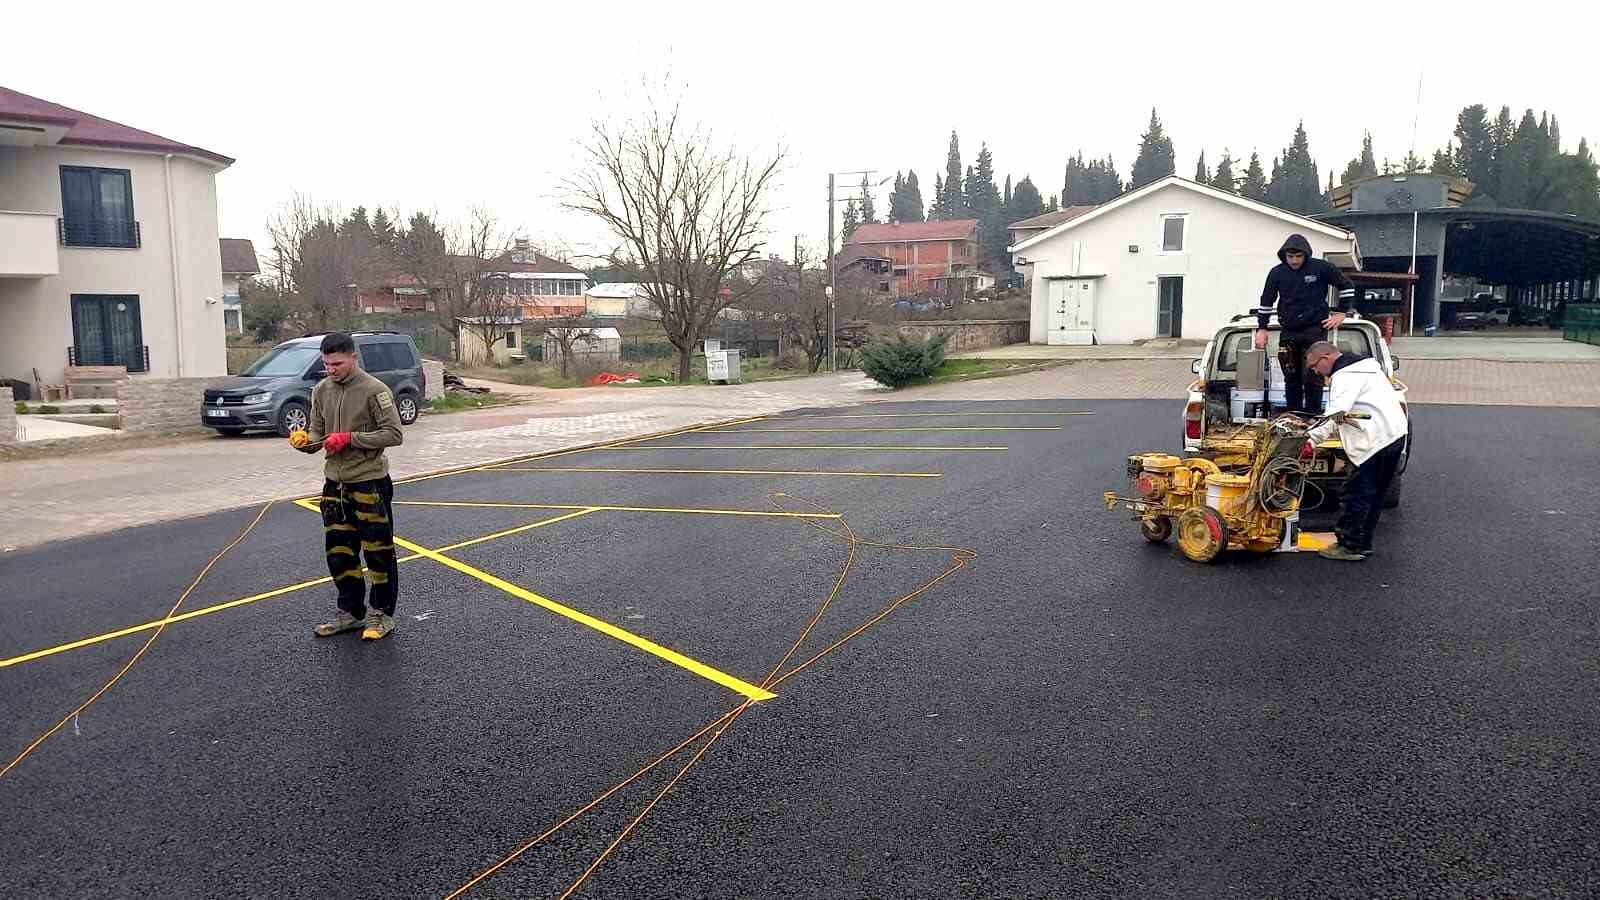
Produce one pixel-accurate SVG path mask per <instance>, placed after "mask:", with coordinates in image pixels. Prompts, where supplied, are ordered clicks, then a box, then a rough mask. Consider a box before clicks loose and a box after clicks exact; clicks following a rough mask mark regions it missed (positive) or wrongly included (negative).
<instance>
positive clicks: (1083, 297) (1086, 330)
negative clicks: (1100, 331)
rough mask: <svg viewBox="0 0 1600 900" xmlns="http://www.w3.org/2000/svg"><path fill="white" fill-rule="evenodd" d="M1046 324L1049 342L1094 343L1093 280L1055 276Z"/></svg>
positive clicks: (1051, 286) (1051, 285)
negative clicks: (1056, 277)
mask: <svg viewBox="0 0 1600 900" xmlns="http://www.w3.org/2000/svg"><path fill="white" fill-rule="evenodd" d="M1045 327H1046V335H1045V343H1047V344H1058V345H1059V344H1092V343H1094V282H1093V281H1092V280H1090V279H1067V278H1058V279H1052V280H1051V281H1050V306H1049V309H1048V310H1047V316H1046V323H1045Z"/></svg>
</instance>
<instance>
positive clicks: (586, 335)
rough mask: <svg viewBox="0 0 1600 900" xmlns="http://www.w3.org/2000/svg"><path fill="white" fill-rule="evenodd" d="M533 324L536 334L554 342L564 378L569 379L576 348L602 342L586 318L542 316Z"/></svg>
mask: <svg viewBox="0 0 1600 900" xmlns="http://www.w3.org/2000/svg"><path fill="white" fill-rule="evenodd" d="M532 324H533V333H534V334H537V335H539V336H541V337H544V336H548V337H549V338H551V340H552V341H554V343H555V345H556V356H557V357H558V358H559V360H560V365H561V377H562V378H566V377H567V372H568V371H569V369H570V368H571V365H572V354H573V351H574V350H575V349H576V348H578V347H580V346H593V345H594V344H596V343H599V341H600V336H599V335H597V334H596V333H595V328H594V324H593V323H592V322H589V321H588V320H587V318H586V317H584V316H542V317H540V318H538V319H536V320H534V321H533V323H532ZM545 362H549V360H545Z"/></svg>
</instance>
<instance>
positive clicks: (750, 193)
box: [564, 102, 784, 381]
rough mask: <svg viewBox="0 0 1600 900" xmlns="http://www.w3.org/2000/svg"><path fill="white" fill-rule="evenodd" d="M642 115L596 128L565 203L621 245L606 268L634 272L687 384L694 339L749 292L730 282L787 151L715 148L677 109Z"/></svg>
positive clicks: (755, 234) (748, 256)
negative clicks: (758, 154)
mask: <svg viewBox="0 0 1600 900" xmlns="http://www.w3.org/2000/svg"><path fill="white" fill-rule="evenodd" d="M647 107H648V108H647V109H646V111H645V112H644V113H643V115H642V117H639V118H636V119H632V120H629V121H625V122H623V123H621V124H614V123H613V122H612V121H611V120H605V119H600V120H596V121H595V122H594V123H593V125H592V126H591V131H590V137H589V139H588V140H587V141H586V142H585V143H584V144H583V151H584V154H585V155H586V157H587V163H586V165H585V167H584V169H583V170H582V171H580V172H579V174H577V175H576V176H574V177H573V178H571V179H570V180H569V181H568V182H567V188H568V193H569V196H568V199H567V200H566V201H565V203H564V205H565V206H566V207H567V208H569V209H573V210H577V211H579V212H585V213H589V214H590V215H593V216H595V217H597V218H599V219H600V220H601V221H603V222H604V223H605V224H606V226H607V227H608V228H610V229H611V231H612V233H613V234H615V235H616V237H617V239H618V240H619V241H620V242H621V244H622V248H621V250H620V251H619V252H617V253H614V254H613V255H612V257H611V263H612V264H613V265H622V266H626V267H628V268H631V269H634V270H635V271H638V272H639V274H640V278H639V280H640V281H642V282H643V283H644V284H645V290H646V291H647V293H648V295H649V299H650V303H651V305H652V306H654V307H655V309H656V311H657V312H658V313H659V314H660V319H661V325H662V328H663V329H664V330H665V331H666V334H667V339H668V340H669V341H671V342H672V345H673V347H675V348H677V351H678V379H679V380H680V381H687V380H688V378H689V373H690V362H691V360H692V359H693V355H694V346H695V345H696V344H697V343H699V341H700V336H701V335H702V334H704V333H705V331H706V329H707V327H708V326H709V325H710V324H711V323H712V322H713V321H714V320H715V319H716V317H717V315H718V313H720V312H722V311H723V310H724V309H727V308H728V307H730V306H733V305H735V304H738V303H739V302H741V301H742V300H744V299H745V296H747V294H748V291H749V290H750V288H749V286H748V285H732V284H730V283H729V279H728V276H729V274H730V273H731V272H733V271H734V270H735V269H738V268H739V267H741V266H743V265H744V264H745V263H748V262H749V261H750V260H752V259H755V258H757V257H758V256H759V255H760V253H761V248H762V247H763V245H764V244H765V239H764V230H765V228H764V226H765V222H766V217H767V213H768V209H767V202H768V195H769V194H770V192H771V190H772V187H773V181H774V178H775V176H776V174H777V172H778V168H779V165H780V164H781V162H782V161H783V158H784V152H783V150H781V149H779V150H776V151H774V153H773V155H772V156H771V157H770V158H760V159H757V158H753V157H751V156H749V155H745V154H743V153H741V152H740V151H739V150H737V149H736V148H733V147H726V148H724V147H717V146H715V145H714V144H713V139H712V136H711V134H710V132H709V131H707V130H705V129H704V128H701V127H698V126H696V127H690V126H687V125H685V124H683V123H682V122H680V120H679V114H680V110H679V107H678V105H677V104H676V103H674V104H673V105H672V107H671V109H663V108H662V105H661V104H658V103H654V102H652V103H649V104H647ZM724 287H727V288H729V290H727V291H726V292H724V291H723V288H724Z"/></svg>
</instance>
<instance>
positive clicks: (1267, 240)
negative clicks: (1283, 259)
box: [1010, 175, 1359, 344]
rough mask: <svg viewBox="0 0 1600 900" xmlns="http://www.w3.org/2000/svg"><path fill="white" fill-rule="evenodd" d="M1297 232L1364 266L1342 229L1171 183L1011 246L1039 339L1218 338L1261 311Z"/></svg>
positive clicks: (1033, 337) (1320, 252)
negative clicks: (1027, 286) (1237, 320)
mask: <svg viewBox="0 0 1600 900" xmlns="http://www.w3.org/2000/svg"><path fill="white" fill-rule="evenodd" d="M1295 233H1298V234H1302V235H1304V236H1305V237H1306V239H1307V240H1308V241H1310V243H1311V249H1312V252H1313V253H1314V254H1315V255H1316V256H1320V257H1324V258H1327V257H1329V256H1330V255H1332V256H1335V257H1336V258H1343V259H1351V260H1358V259H1359V249H1358V248H1357V246H1356V240H1355V236H1354V235H1353V234H1352V233H1351V232H1349V231H1346V230H1344V229H1343V228H1337V227H1335V226H1332V225H1329V224H1327V223H1324V222H1319V221H1317V220H1315V219H1308V218H1306V217H1305V216H1301V215H1297V214H1295V213H1291V212H1287V211H1285V210H1282V209H1278V208H1277V207H1274V206H1269V205H1267V204H1265V203H1258V202H1256V201H1254V200H1249V199H1246V198H1244V197H1241V196H1239V195H1238V194H1234V193H1230V192H1228V191H1222V190H1218V189H1216V188H1214V187H1211V186H1210V185H1204V184H1198V183H1196V182H1193V181H1190V180H1188V179H1185V178H1180V177H1178V176H1176V175H1169V176H1167V177H1166V178H1163V179H1161V180H1159V181H1156V182H1153V183H1151V184H1147V185H1145V186H1144V187H1142V188H1140V189H1138V190H1136V191H1130V192H1128V193H1126V194H1123V195H1122V196H1120V197H1118V198H1117V199H1115V200H1111V201H1109V202H1107V203H1102V204H1100V205H1099V206H1096V207H1094V209H1092V210H1090V211H1089V212H1086V213H1083V214H1081V215H1078V216H1074V217H1073V218H1071V219H1068V220H1066V221H1063V222H1061V223H1059V224H1057V225H1055V226H1053V227H1050V228H1047V229H1046V230H1044V231H1042V232H1039V233H1037V234H1034V235H1033V236H1031V237H1028V238H1026V239H1024V240H1022V241H1021V242H1019V243H1017V244H1013V245H1012V246H1011V247H1010V251H1011V253H1012V254H1013V256H1014V262H1015V264H1016V266H1017V268H1018V269H1019V270H1022V271H1023V272H1024V273H1025V274H1026V276H1027V277H1028V279H1029V281H1030V282H1031V283H1032V286H1033V287H1032V294H1031V296H1032V298H1033V299H1032V304H1031V323H1030V327H1029V341H1030V342H1031V343H1034V344H1131V343H1134V342H1136V341H1143V340H1147V339H1151V338H1194V339H1200V340H1204V339H1208V338H1210V337H1211V335H1212V334H1214V333H1215V332H1216V330H1217V328H1219V327H1221V326H1222V325H1225V324H1227V322H1228V320H1229V319H1230V318H1232V317H1233V316H1235V315H1239V314H1241V313H1247V312H1248V311H1249V310H1250V309H1252V308H1254V307H1255V306H1256V305H1257V304H1258V303H1259V302H1260V299H1261V286H1262V283H1263V282H1264V281H1265V280H1266V275H1267V270H1268V269H1270V268H1272V267H1273V266H1275V265H1277V264H1278V260H1277V253H1278V248H1279V247H1281V246H1283V241H1284V239H1285V238H1286V237H1288V236H1289V235H1290V234H1295Z"/></svg>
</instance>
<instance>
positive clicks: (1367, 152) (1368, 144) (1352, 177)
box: [1328, 131, 1378, 184]
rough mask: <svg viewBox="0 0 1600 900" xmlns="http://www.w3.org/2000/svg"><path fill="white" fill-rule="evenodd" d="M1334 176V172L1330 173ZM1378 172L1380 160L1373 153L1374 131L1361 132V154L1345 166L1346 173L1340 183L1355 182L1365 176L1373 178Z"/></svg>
mask: <svg viewBox="0 0 1600 900" xmlns="http://www.w3.org/2000/svg"><path fill="white" fill-rule="evenodd" d="M1328 174H1329V175H1330V176H1332V174H1333V173H1332V172H1331V171H1330V172H1329V173H1328ZM1377 174H1378V160H1377V159H1376V158H1375V157H1373V155H1372V132H1370V131H1364V132H1362V133H1361V155H1360V156H1359V157H1357V158H1355V159H1352V160H1350V164H1349V165H1347V166H1345V167H1344V175H1343V177H1341V178H1340V179H1339V183H1340V184H1354V183H1355V182H1357V181H1360V180H1361V179H1363V178H1372V177H1373V176H1375V175H1377Z"/></svg>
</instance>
